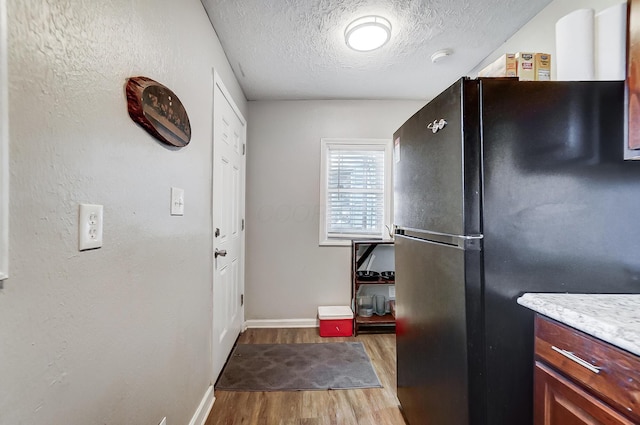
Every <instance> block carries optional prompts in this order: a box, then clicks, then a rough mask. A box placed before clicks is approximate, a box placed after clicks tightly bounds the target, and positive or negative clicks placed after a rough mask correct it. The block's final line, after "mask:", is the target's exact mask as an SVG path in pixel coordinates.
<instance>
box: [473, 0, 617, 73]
mask: <svg viewBox="0 0 640 425" xmlns="http://www.w3.org/2000/svg"><path fill="white" fill-rule="evenodd" d="M622 2H623V0H554V1H552V2H551V3H549V5H548V6H547V7H545V8H544V9H542V11H541V12H540V13H538V14H537V15H536V16H535V17H534V18H533V19H532V20H531V21H529V22H528V23H527V24H526V25H524V26H523V27H522V28H521V29H520V30H518V32H516V33H515V34H514V35H513V36H512V37H511V38H509V39H508V40H507V41H506V42H505V43H504V44H503V45H502V46H500V47H499V48H497V49H496V50H495V51H494V52H493V53H492V54H490V55H489V56H487V57H486V58H485V59H484V60H483V61H482V62H480V64H478V65H477V66H476V67H475V68H473V69H472V70H471V71H469V73H468V74H467V75H471V76H474V77H475V76H476V75H478V71H480V70H481V69H482V68H484V67H485V66H486V65H488V64H490V63H491V62H493V61H494V60H496V59H497V58H498V57H500V56H501V55H503V54H504V53H515V52H525V51H528V52H532V51H533V52H539V53H549V54H551V79H553V80H555V79H556V65H557V62H556V60H555V59H556V22H557V21H558V19H560V18H562V17H563V16H565V15H566V14H568V13H571V12H573V11H574V10H577V9H593V10H595V11H596V13H597V12H600V11H601V10H604V9H606V8H608V7H610V6H613V5H615V4H618V3H622Z"/></svg>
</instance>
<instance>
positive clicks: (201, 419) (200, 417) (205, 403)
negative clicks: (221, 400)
mask: <svg viewBox="0 0 640 425" xmlns="http://www.w3.org/2000/svg"><path fill="white" fill-rule="evenodd" d="M215 401H216V398H215V397H214V396H213V385H209V388H207V391H206V392H205V393H204V397H202V401H201V402H200V406H198V409H197V410H196V413H194V414H193V417H192V418H191V421H190V422H189V425H204V423H205V422H206V421H207V418H208V417H209V413H211V408H212V407H213V403H214V402H215Z"/></svg>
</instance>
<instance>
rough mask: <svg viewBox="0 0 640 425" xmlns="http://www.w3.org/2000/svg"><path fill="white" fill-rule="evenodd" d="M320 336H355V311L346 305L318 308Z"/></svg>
mask: <svg viewBox="0 0 640 425" xmlns="http://www.w3.org/2000/svg"><path fill="white" fill-rule="evenodd" d="M318 319H320V336H322V337H331V336H351V335H353V311H351V308H350V307H349V306H346V305H344V306H343V305H340V306H322V307H318Z"/></svg>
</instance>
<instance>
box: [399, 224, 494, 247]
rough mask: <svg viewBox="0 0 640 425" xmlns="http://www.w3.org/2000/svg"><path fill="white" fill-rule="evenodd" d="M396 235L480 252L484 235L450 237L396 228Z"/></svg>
mask: <svg viewBox="0 0 640 425" xmlns="http://www.w3.org/2000/svg"><path fill="white" fill-rule="evenodd" d="M396 235H399V236H404V237H406V238H409V239H414V240H421V241H427V242H435V243H440V244H444V245H451V246H457V247H458V248H462V249H469V250H480V249H481V244H480V242H481V241H482V238H483V236H482V235H449V234H446V233H438V232H430V231H427V230H416V229H405V228H396Z"/></svg>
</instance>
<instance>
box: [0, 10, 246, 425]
mask: <svg viewBox="0 0 640 425" xmlns="http://www.w3.org/2000/svg"><path fill="white" fill-rule="evenodd" d="M8 16H9V86H10V87H9V88H10V92H9V95H10V122H11V128H10V131H11V134H10V135H11V140H10V155H11V158H10V173H11V183H10V184H11V186H10V189H11V203H10V214H11V216H10V261H11V277H10V278H9V279H8V280H7V281H5V282H4V289H2V290H0V424H2V425H17V424H24V425H39V424H46V425H67V424H83V425H85V424H86V425H88V424H136V425H138V424H139V425H142V424H149V425H153V424H157V423H158V422H159V421H160V419H161V418H162V417H163V416H165V415H166V416H167V417H168V423H169V424H170V425H177V424H186V423H188V422H189V420H190V418H191V416H192V415H193V413H194V412H195V410H196V408H197V407H198V404H199V402H200V400H201V399H202V397H203V395H204V393H205V391H206V389H207V387H208V386H209V384H210V381H211V348H210V344H211V336H210V335H211V309H212V299H211V273H212V271H211V268H212V267H211V219H210V205H211V194H210V188H211V122H212V120H211V111H212V99H211V96H212V95H211V93H212V71H211V68H212V67H216V69H217V70H218V72H219V74H220V75H221V76H222V78H223V80H224V81H225V82H226V84H227V86H228V88H229V89H230V91H231V92H232V94H233V96H234V97H235V101H236V103H237V104H238V105H239V106H240V108H241V109H242V110H243V113H245V115H246V108H247V105H246V101H245V100H244V96H243V94H242V92H241V90H240V88H239V86H238V84H237V81H236V80H235V77H234V76H233V74H232V71H231V68H230V67H229V64H228V62H227V60H226V57H225V55H224V52H223V51H222V48H221V46H220V44H219V42H218V41H217V38H216V36H215V33H214V31H213V29H212V27H211V24H210V23H209V21H208V19H207V16H206V14H205V11H204V8H203V6H202V4H201V3H200V2H199V0H182V1H171V0H136V1H130V0H106V1H72V0H46V1H45V0H9V1H8ZM135 75H145V76H148V77H151V78H153V79H156V80H158V81H160V82H161V83H164V84H165V85H167V86H168V87H169V88H171V89H172V90H173V91H174V92H175V93H176V94H177V95H178V96H179V97H180V99H181V100H182V102H183V103H184V105H185V107H186V109H187V111H188V113H189V116H190V120H191V125H192V133H193V137H192V140H191V144H190V145H188V146H187V147H185V148H183V149H180V150H175V149H170V148H167V147H165V146H164V145H162V144H160V143H159V142H156V141H155V139H153V138H151V137H150V136H149V135H148V134H147V133H146V132H145V131H143V130H142V129H141V128H140V127H139V126H137V125H136V124H134V123H133V122H132V121H131V120H130V118H129V116H128V114H127V108H126V98H125V94H124V84H125V80H126V78H127V77H129V76H135ZM170 186H177V187H181V188H183V189H184V190H185V200H186V207H185V215H184V217H171V216H170V215H169V190H170V189H169V188H170ZM80 202H90V203H99V204H103V205H104V220H105V221H104V246H103V248H101V249H98V250H94V251H88V252H82V253H81V252H78V250H77V216H78V204H79V203H80Z"/></svg>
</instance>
